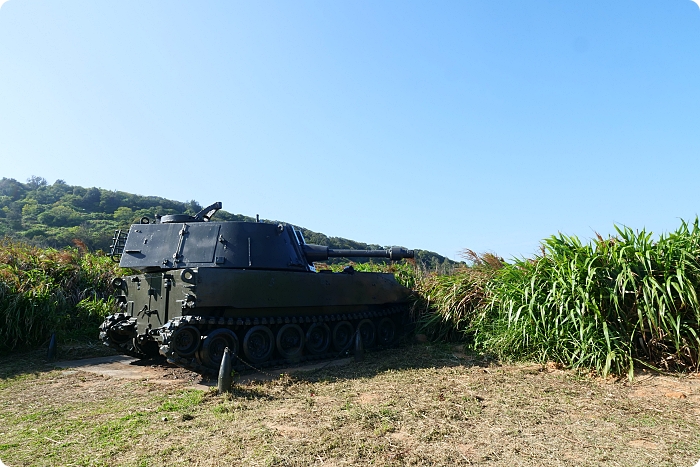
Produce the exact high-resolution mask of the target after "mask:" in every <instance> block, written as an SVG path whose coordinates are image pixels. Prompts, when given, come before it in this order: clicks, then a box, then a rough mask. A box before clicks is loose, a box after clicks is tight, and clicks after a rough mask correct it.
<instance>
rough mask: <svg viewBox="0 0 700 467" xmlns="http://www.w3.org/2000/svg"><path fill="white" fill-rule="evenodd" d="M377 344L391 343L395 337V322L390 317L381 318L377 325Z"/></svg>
mask: <svg viewBox="0 0 700 467" xmlns="http://www.w3.org/2000/svg"><path fill="white" fill-rule="evenodd" d="M377 338H378V339H379V345H391V344H392V343H393V342H394V339H396V324H394V321H393V320H392V319H391V318H382V320H381V321H379V324H378V325H377Z"/></svg>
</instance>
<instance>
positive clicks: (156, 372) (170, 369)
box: [0, 355, 353, 467]
mask: <svg viewBox="0 0 700 467" xmlns="http://www.w3.org/2000/svg"><path fill="white" fill-rule="evenodd" d="M352 361H353V358H352V357H350V358H343V359H339V360H330V361H325V362H315V363H309V364H308V365H300V366H295V367H285V368H272V369H265V370H263V371H259V372H255V373H247V374H242V375H236V377H235V378H234V383H235V384H249V383H251V382H254V381H271V380H275V379H278V378H279V377H280V375H282V374H292V373H303V372H309V371H314V370H319V369H321V368H325V367H335V366H341V365H347V364H349V363H350V362H352ZM51 365H52V366H54V367H56V368H65V370H64V372H63V373H64V374H74V373H76V372H77V371H78V370H81V371H87V372H90V373H95V374H99V375H103V376H109V377H113V378H122V379H137V380H147V381H149V382H154V383H160V384H173V383H183V382H185V381H189V382H190V384H191V385H192V386H194V387H196V388H198V389H208V388H210V387H212V386H216V379H214V378H211V379H210V378H205V379H203V378H202V377H201V376H199V375H197V374H196V373H192V372H190V371H188V370H185V369H184V368H180V367H178V366H176V365H172V364H169V363H167V362H158V363H155V364H154V363H153V362H152V361H149V360H139V359H137V358H133V357H128V356H125V355H113V356H109V357H97V358H85V359H81V360H69V361H63V362H54V363H51ZM0 467H1V466H0Z"/></svg>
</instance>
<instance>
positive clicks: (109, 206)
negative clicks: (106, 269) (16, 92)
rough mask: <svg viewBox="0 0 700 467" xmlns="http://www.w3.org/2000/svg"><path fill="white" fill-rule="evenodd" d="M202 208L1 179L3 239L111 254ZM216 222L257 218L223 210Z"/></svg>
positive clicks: (318, 238) (421, 255) (424, 257)
mask: <svg viewBox="0 0 700 467" xmlns="http://www.w3.org/2000/svg"><path fill="white" fill-rule="evenodd" d="M200 209H202V206H201V205H200V204H199V203H198V202H197V201H194V200H189V201H184V202H183V201H173V200H169V199H165V198H161V197H158V196H141V195H135V194H132V193H126V192H123V191H110V190H103V189H101V188H95V187H91V188H84V187H81V186H72V185H68V184H67V183H66V182H65V181H63V180H56V182H54V183H53V184H52V185H49V184H48V182H47V181H46V179H44V178H42V177H36V176H34V177H31V178H30V179H28V180H27V182H26V183H22V182H18V181H17V180H15V179H12V178H4V177H3V178H2V180H0V237H3V236H9V237H12V238H16V239H21V240H24V241H27V242H30V243H33V244H38V245H44V246H51V247H54V248H62V247H67V246H80V247H85V248H87V249H88V250H91V251H96V250H104V251H107V250H108V249H109V245H110V243H111V239H112V236H113V235H114V231H115V230H117V229H126V228H128V226H129V225H130V224H132V223H134V222H138V220H139V219H141V218H142V217H144V216H145V217H149V218H151V219H153V218H155V215H156V214H160V215H164V214H179V213H189V214H194V213H196V212H197V211H199V210H200ZM216 220H219V221H252V220H254V219H253V218H251V217H247V216H243V215H240V214H232V213H230V212H227V211H224V210H221V211H219V212H218V213H217V214H216ZM275 222H276V221H275ZM299 228H300V229H301V230H302V232H303V233H304V237H305V238H306V241H307V242H308V243H316V244H319V245H327V246H330V247H333V248H349V249H360V250H364V249H375V248H383V246H382V245H376V244H367V243H363V242H357V241H354V240H349V239H346V238H342V237H328V236H326V235H324V234H323V233H319V232H313V231H311V230H308V229H305V228H303V227H299ZM415 251H416V259H417V261H419V262H420V263H421V264H422V265H423V266H424V267H426V268H428V269H441V268H443V267H445V266H450V265H453V264H454V262H453V261H451V260H450V259H448V258H445V257H444V256H441V255H438V254H437V253H434V252H431V251H425V250H415ZM358 260H359V261H358V262H363V260H364V261H366V259H363V258H358Z"/></svg>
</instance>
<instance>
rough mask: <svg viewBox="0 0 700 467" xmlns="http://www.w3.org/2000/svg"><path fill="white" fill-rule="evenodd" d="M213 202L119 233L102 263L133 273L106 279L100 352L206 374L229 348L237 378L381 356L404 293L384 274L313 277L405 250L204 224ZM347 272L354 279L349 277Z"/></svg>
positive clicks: (402, 316) (276, 229)
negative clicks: (109, 306) (338, 264)
mask: <svg viewBox="0 0 700 467" xmlns="http://www.w3.org/2000/svg"><path fill="white" fill-rule="evenodd" d="M219 209H221V203H220V202H219V203H214V204H212V205H211V206H208V207H206V208H204V209H203V210H201V211H200V212H199V213H197V214H195V215H194V216H190V215H186V214H176V215H167V216H162V217H160V218H159V219H157V220H156V222H154V223H152V222H151V221H150V219H147V218H142V219H141V223H139V224H134V225H132V226H131V227H130V229H129V231H128V232H121V231H117V232H116V233H115V236H114V239H113V244H112V248H111V257H112V259H113V260H115V261H117V260H118V261H119V264H120V266H122V267H125V268H131V269H135V270H137V271H141V274H137V275H132V276H127V277H123V278H118V279H115V281H114V284H113V285H114V286H115V288H116V289H117V296H116V301H117V304H118V306H119V308H120V310H119V312H118V313H115V314H113V315H110V316H109V317H107V319H106V320H105V322H104V323H103V324H102V326H101V327H100V330H101V332H100V336H101V338H102V339H103V341H104V342H105V344H107V345H109V346H112V347H114V348H116V349H118V350H119V351H121V352H123V353H126V354H130V355H134V356H137V357H148V356H154V355H158V354H162V355H165V356H166V357H167V358H168V359H169V360H170V361H172V362H174V363H176V364H178V365H181V366H183V367H186V368H189V369H192V370H195V371H198V372H200V373H207V372H213V371H215V370H216V369H217V368H218V364H219V362H220V360H221V357H222V355H223V351H224V348H226V347H228V348H229V349H230V350H231V352H232V355H233V356H234V359H235V362H236V363H237V365H238V366H237V369H238V370H242V369H245V368H247V367H248V366H250V365H258V366H260V365H274V364H280V363H285V362H296V361H300V360H305V359H308V358H326V357H331V356H335V355H338V354H341V353H343V352H346V351H348V350H349V349H350V347H351V344H352V342H354V341H353V339H354V336H355V334H356V333H359V334H360V335H361V336H362V340H363V343H364V347H365V348H368V347H369V348H371V347H372V346H375V345H390V344H391V343H392V342H393V341H394V340H395V339H396V337H397V335H398V334H399V333H400V332H401V330H402V329H403V328H404V326H405V325H406V323H407V318H408V313H407V310H408V307H407V301H408V299H409V296H410V294H411V291H410V290H409V289H407V288H405V287H403V286H401V285H400V284H399V283H398V282H397V281H396V278H395V277H394V275H393V274H384V273H363V272H355V271H354V270H351V269H350V270H348V271H345V272H344V273H343V272H341V273H328V272H327V271H323V274H319V273H316V272H315V268H314V266H313V264H314V262H321V261H326V260H328V259H329V258H336V257H347V258H356V257H373V258H386V259H388V260H400V259H404V258H413V256H414V254H413V251H412V250H407V249H405V248H400V247H391V248H388V249H386V250H346V249H333V248H329V247H327V246H323V245H313V244H307V243H306V242H305V241H304V237H303V235H302V233H301V231H299V230H297V229H295V228H294V227H293V226H291V225H288V224H282V223H278V224H274V223H265V222H214V221H212V220H211V218H212V216H213V215H214V214H215V213H216V211H218V210H219ZM348 272H352V274H348Z"/></svg>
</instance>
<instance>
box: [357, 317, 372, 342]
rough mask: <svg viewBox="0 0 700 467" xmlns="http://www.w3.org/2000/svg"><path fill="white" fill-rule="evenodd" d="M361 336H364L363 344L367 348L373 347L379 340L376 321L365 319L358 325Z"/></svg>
mask: <svg viewBox="0 0 700 467" xmlns="http://www.w3.org/2000/svg"><path fill="white" fill-rule="evenodd" d="M357 329H359V332H360V336H362V345H363V346H364V347H365V348H368V347H372V346H373V345H374V344H375V343H376V342H377V331H376V329H375V328H374V323H373V322H372V321H370V320H368V319H363V320H362V321H360V323H359V324H358V325H357Z"/></svg>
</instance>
